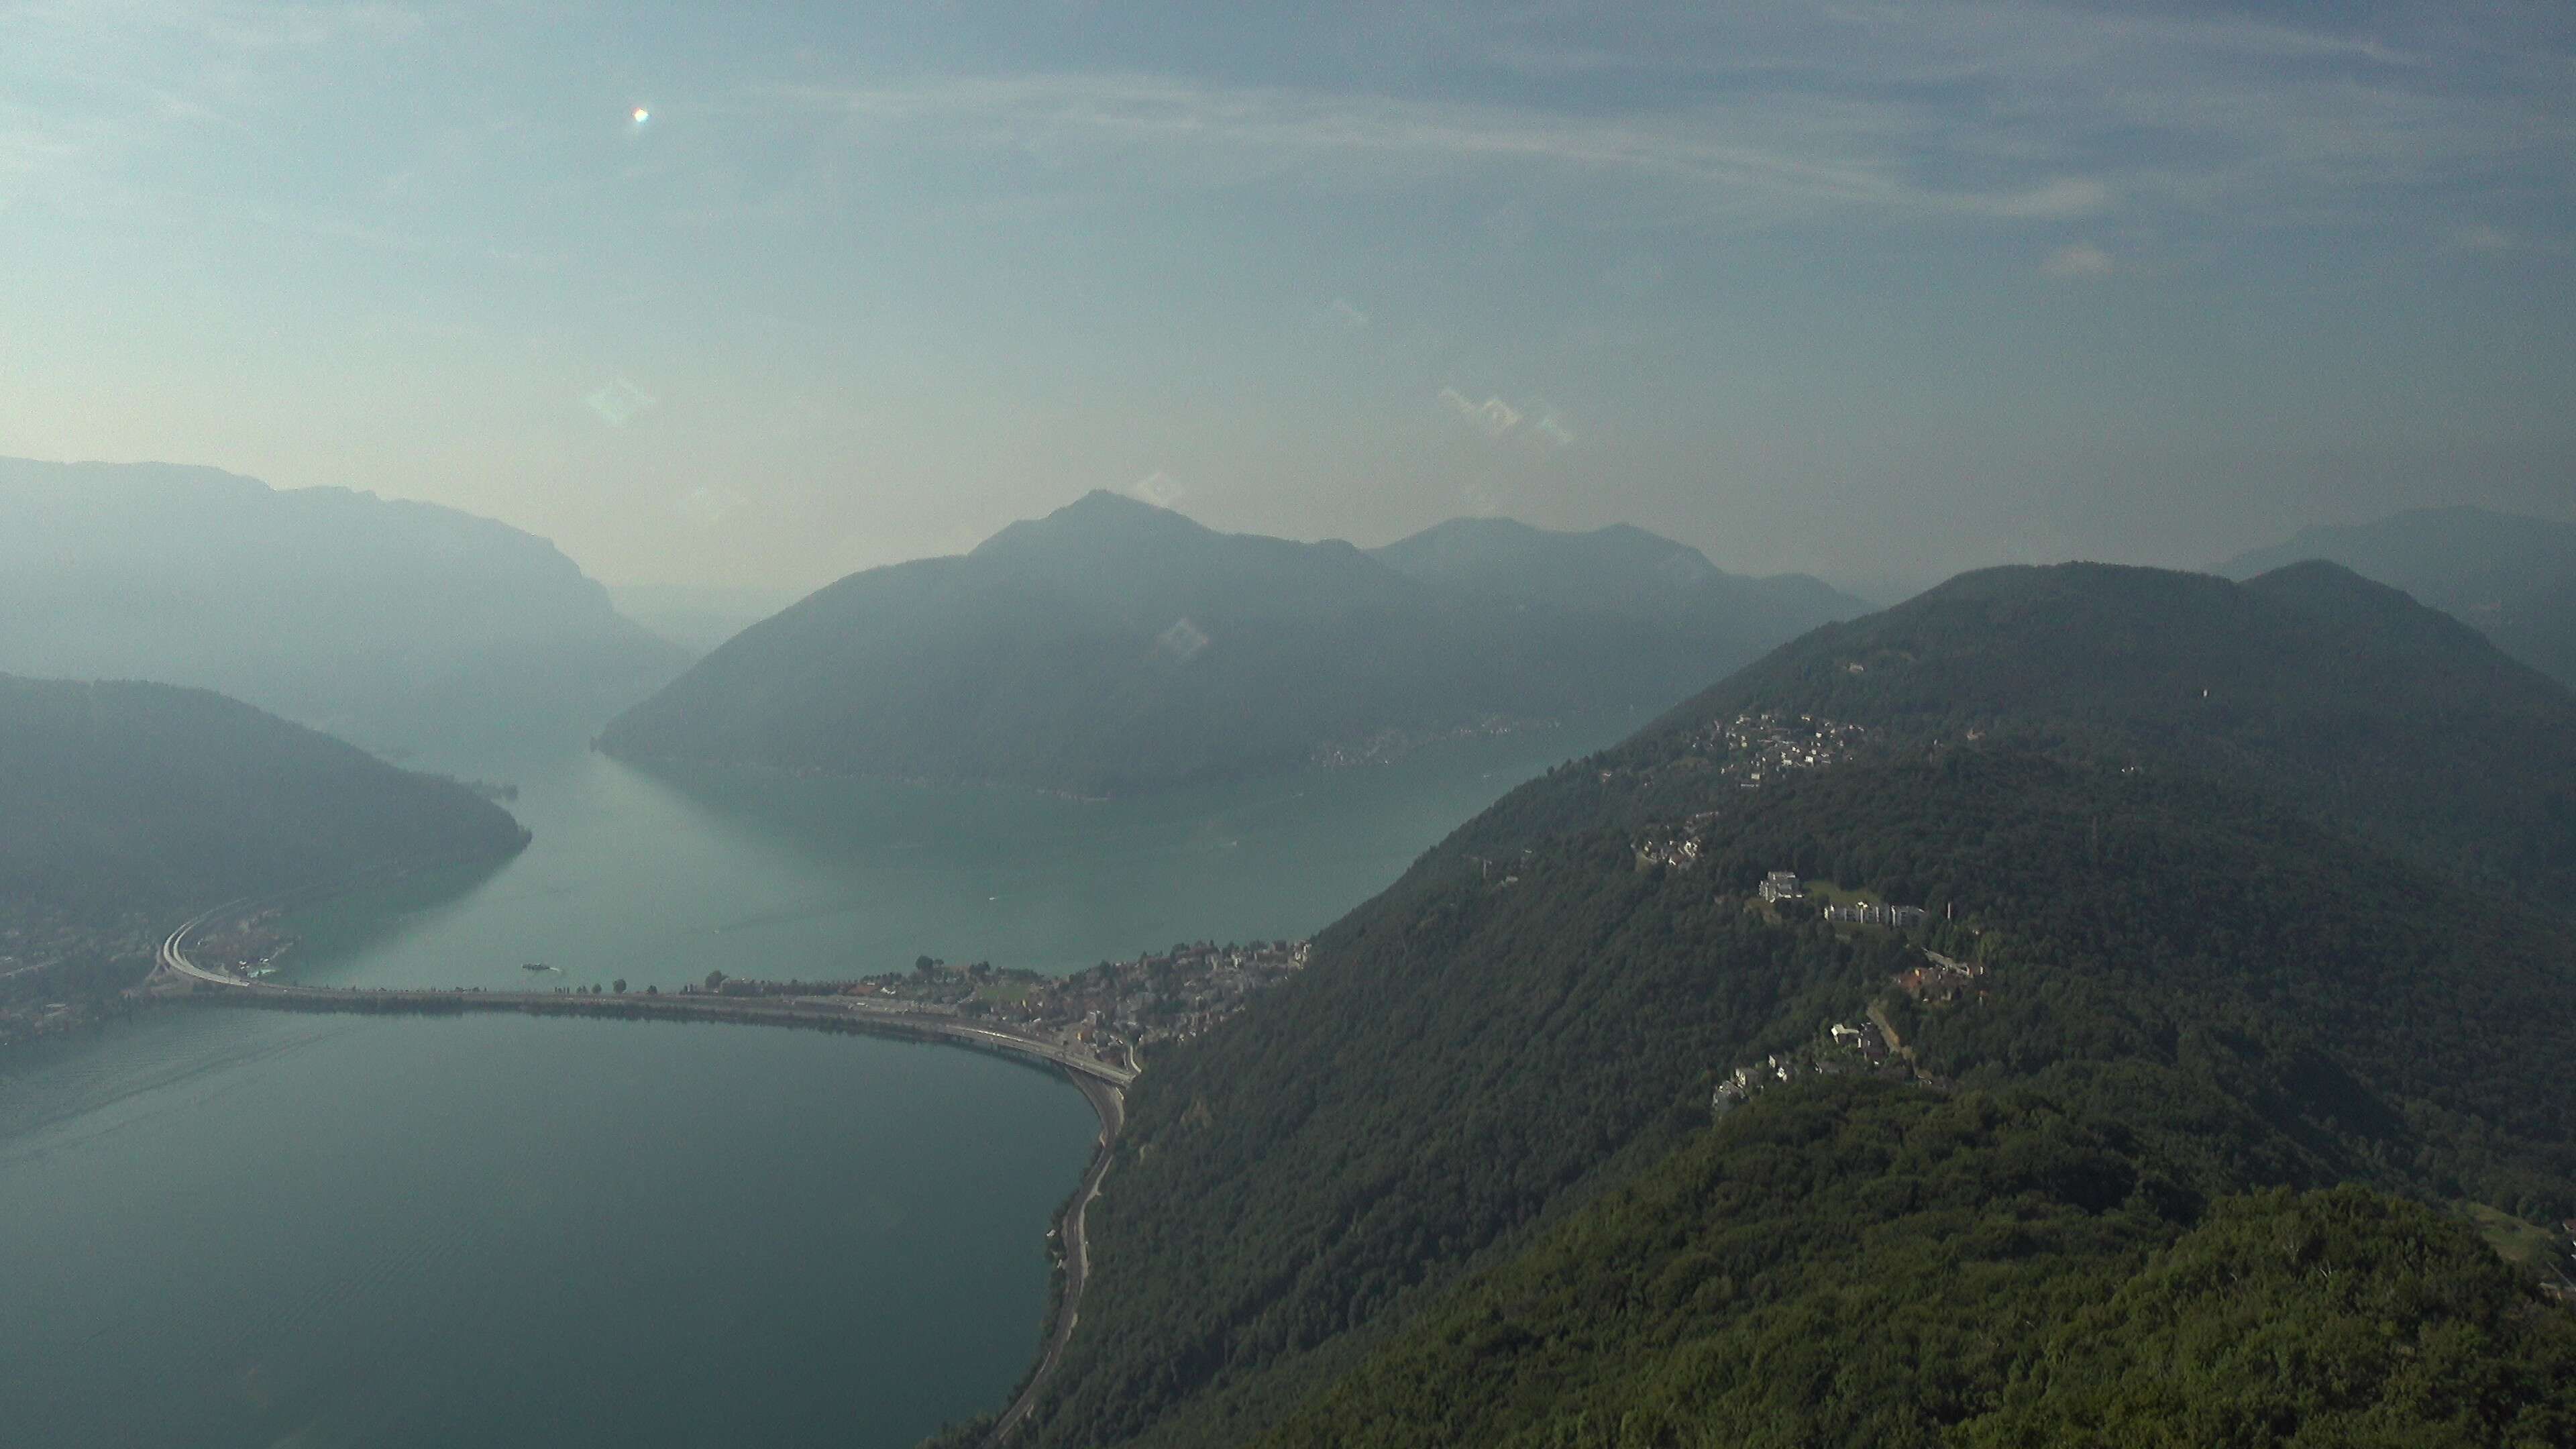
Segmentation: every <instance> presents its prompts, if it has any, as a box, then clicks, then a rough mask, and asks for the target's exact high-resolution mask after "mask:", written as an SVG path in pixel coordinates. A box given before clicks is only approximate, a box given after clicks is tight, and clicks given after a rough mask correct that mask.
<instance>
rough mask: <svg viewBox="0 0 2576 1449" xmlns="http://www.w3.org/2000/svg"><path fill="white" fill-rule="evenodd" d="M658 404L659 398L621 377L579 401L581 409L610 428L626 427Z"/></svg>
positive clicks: (604, 384) (602, 385)
mask: <svg viewBox="0 0 2576 1449" xmlns="http://www.w3.org/2000/svg"><path fill="white" fill-rule="evenodd" d="M660 402H661V399H660V398H657V397H655V396H653V395H652V394H651V393H649V392H646V391H645V390H644V389H642V388H640V387H637V386H636V385H635V384H634V383H633V382H630V381H628V380H627V379H625V378H622V377H620V378H615V379H613V380H611V381H609V382H606V383H603V384H601V385H600V386H599V387H598V388H596V389H593V390H592V391H591V392H590V394H589V395H588V396H585V397H584V398H583V399H582V400H581V404H582V406H583V407H586V408H588V409H590V410H591V412H592V413H594V414H596V415H597V416H598V418H599V420H600V421H601V422H603V423H606V424H608V425H609V426H610V427H612V428H622V427H624V426H626V425H627V424H628V423H631V422H633V421H635V420H636V419H637V418H639V417H642V416H643V415H644V414H646V413H648V412H650V411H652V410H653V409H654V408H655V407H656V406H658V405H659V404H660Z"/></svg>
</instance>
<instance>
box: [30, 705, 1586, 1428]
mask: <svg viewBox="0 0 2576 1449" xmlns="http://www.w3.org/2000/svg"><path fill="white" fill-rule="evenodd" d="M1625 727H1626V726H1625V722H1607V723H1604V724H1602V725H1600V726H1598V727H1596V728H1594V729H1592V730H1588V731H1580V732H1578V731H1566V732H1560V733H1556V734H1551V735H1544V736H1535V737H1508V738H1502V739H1480V740H1465V741H1453V742H1449V743H1446V744H1443V745H1440V746H1436V747H1433V748H1430V749H1426V750H1423V751H1420V752H1417V753H1416V754H1414V755H1412V756H1410V757H1407V758H1406V759H1404V760H1401V761H1399V762H1397V763H1395V764H1391V765H1386V766H1379V767H1369V768H1360V769H1349V770H1334V771H1315V772H1309V773H1306V774H1302V775H1298V776H1293V777H1289V778H1286V779H1276V780H1269V781H1263V782H1256V783H1250V784H1243V785H1234V786H1227V787H1221V788H1208V789H1203V790H1192V791H1182V792H1174V793H1170V794H1164V795H1158V796H1154V797H1149V798H1145V799H1140V800H1132V801H1128V800H1121V801H1077V800H1067V799H1058V798H1052V797H1047V796H1040V795H1032V794H1029V793H1026V792H1018V791H1006V790H998V789H977V788H959V787H932V786H924V785H907V784H900V783H890V782H865V781H816V780H800V779H794V778H790V777H785V776H779V775H771V774H762V773H757V772H727V771H695V772H669V771H665V772H645V771H641V770H637V769H634V768H632V767H629V766H626V765H623V764H620V763H618V762H616V761H613V760H609V759H606V758H604V757H600V756H597V755H592V754H588V753H583V752H579V751H558V752H554V753H551V754H544V755H539V756H535V757H532V758H526V759H521V760H518V761H515V762H501V764H500V765H499V766H497V767H492V766H487V767H486V769H484V770H483V771H481V772H480V773H484V774H485V775H486V776H487V777H496V778H508V779H509V780H511V781H512V782H513V783H514V784H516V785H517V786H518V797H517V799H516V800H515V801H513V802H511V808H512V809H513V810H514V812H515V813H517V814H518V815H519V816H520V818H521V819H522V821H523V822H524V823H526V824H527V825H528V826H529V827H530V828H531V830H532V831H533V832H534V835H535V839H534V842H533V843H532V844H531V846H530V847H529V849H528V850H526V851H525V852H523V853H522V854H521V855H519V856H518V857H516V858H515V859H513V860H511V861H508V862H506V863H504V864H502V865H501V866H499V867H498V868H483V869H478V870H469V871H446V872H432V873H428V874H424V875H420V876H415V877H412V878H409V879H405V880H402V881H398V882H394V883H390V884H383V885H378V886H375V887H373V888H370V889H366V890H359V891H351V892H346V893H343V894H340V895H337V896H333V897H330V898H327V899H324V900H320V901H316V902H312V903H309V904H306V905H304V906H302V907H300V908H298V909H297V910H296V911H295V912H294V913H293V914H292V915H291V917H290V918H289V924H290V925H291V927H292V929H293V930H294V931H295V932H296V933H297V934H298V935H299V936H300V937H301V938H302V939H301V944H300V946H299V947H298V948H297V949H296V950H295V951H294V952H292V953H290V955H289V956H288V957H287V959H286V963H285V965H286V969H287V974H288V975H290V976H292V977H294V978H297V979H302V980H307V981H312V982H316V983H327V984H343V985H428V986H446V985H465V986H475V985H482V986H491V987H509V988H514V989H516V988H523V987H524V986H525V985H526V984H527V982H528V980H529V977H528V973H526V972H525V971H523V970H522V969H521V964H522V963H523V962H526V961H543V962H546V963H548V964H550V965H552V966H554V967H556V968H557V970H558V971H559V973H560V974H553V973H549V974H548V975H546V976H544V977H540V978H538V979H540V980H545V981H550V982H554V983H556V984H565V985H588V984H591V983H593V982H597V983H601V984H607V983H609V982H610V981H612V980H614V979H617V978H621V977H622V978H624V979H626V980H627V981H628V982H629V984H630V986H631V987H633V988H635V989H641V988H642V987H643V986H644V985H646V984H648V983H651V984H655V985H659V986H662V987H664V988H666V989H667V988H669V987H673V986H677V985H679V984H681V983H683V982H687V981H695V980H699V979H702V978H703V977H704V976H705V974H706V973H707V972H708V971H709V970H718V969H720V970H723V971H725V972H726V973H727V974H729V975H760V976H773V977H795V976H803V977H807V978H813V977H823V976H843V975H852V974H859V973H864V972H873V971H881V970H888V969H903V968H907V967H909V965H910V964H911V962H912V960H913V958H914V957H915V956H916V955H920V954H929V955H934V956H938V957H942V958H945V959H949V960H954V961H967V960H991V961H993V962H994V963H995V964H997V965H1017V966H1029V967H1032V968H1036V969H1041V970H1049V971H1064V970H1073V969H1079V968H1080V967H1083V966H1087V965H1089V964H1091V963H1092V962H1094V961H1097V960H1100V959H1103V958H1107V957H1116V956H1127V955H1132V954H1134V953H1136V952H1137V951H1139V950H1143V949H1148V948H1155V947H1160V946H1165V945H1169V944H1170V943H1172V942H1174V941H1176V940H1185V939H1199V938H1203V937H1213V938H1215V939H1218V940H1241V939H1251V938H1256V937H1263V938H1268V937H1281V936H1302V935H1305V934H1307V933H1309V932H1311V931H1313V930H1315V929H1317V928H1318V927H1320V926H1322V925H1324V924H1326V923H1328V922H1329V921H1330V920H1332V919H1333V918H1334V917H1336V916H1338V915H1340V914H1341V913H1342V912H1343V911H1346V910H1348V909H1349V908H1350V907H1351V906H1353V905H1355V904H1357V903H1358V902H1359V901H1360V900H1361V899H1363V898H1364V897H1365V896H1367V895H1368V894H1369V893H1370V892H1372V891H1375V890H1377V889H1380V888H1382V887H1383V886H1384V885H1386V884H1387V883H1388V882H1390V881H1392V880H1393V879H1394V877H1395V876H1396V875H1397V874H1398V873H1400V872H1401V870H1402V869H1403V867H1404V866H1405V864H1406V863H1407V862H1409V861H1410V860H1411V859H1412V858H1413V857H1414V856H1415V855H1416V854H1418V853H1419V852H1420V851H1421V850H1423V849H1424V848H1426V847H1427V846H1429V845H1430V844H1432V843H1434V842H1435V841H1437V840H1438V839H1439V837H1440V836H1441V835H1443V834H1445V833H1446V832H1447V831H1448V830H1449V829H1450V828H1452V827H1453V826H1454V825H1455V824H1456V823H1457V822H1459V821H1461V820H1464V819H1466V818H1468V817H1469V816H1470V815H1472V814H1474V813H1475V812H1476V811H1477V810H1478V809H1480V808H1481V807H1482V806H1483V805H1484V804H1486V803H1488V802H1489V801H1490V800H1492V799H1493V798H1494V797H1495V796H1497V795H1499V794H1500V793H1501V792H1502V791H1503V790H1505V789H1507V788H1509V786H1511V785H1512V784H1514V783H1516V782H1518V781H1519V780H1521V779H1524V778H1527V777H1528V776H1529V775H1531V774H1534V773H1536V772H1538V771H1540V770H1542V769H1544V768H1545V767H1546V766H1547V765H1548V764H1549V763H1551V762H1553V761H1554V760H1555V759H1558V758H1563V757H1565V756H1567V755H1571V754H1575V753H1579V752H1580V751H1581V750H1584V749H1589V748H1592V747H1594V746H1596V745H1597V744H1599V743H1601V742H1603V740H1604V739H1606V738H1607V737H1608V736H1609V735H1611V734H1614V733H1616V732H1619V731H1620V730H1623V729H1624V728H1625ZM1096 1130H1097V1124H1096V1122H1095V1121H1094V1120H1093V1119H1092V1117H1091V1115H1090V1113H1089V1110H1088V1108H1087V1107H1086V1106H1085V1104H1084V1103H1083V1100H1082V1098H1081V1097H1080V1096H1079V1095H1077V1094H1076V1093H1075V1092H1073V1091H1072V1090H1071V1089H1070V1087H1068V1086H1067V1085H1066V1084H1065V1083H1064V1082H1062V1081H1061V1080H1060V1079H1057V1078H1053V1077H1050V1076H1048V1075H1047V1074H1045V1073H1042V1072H1040V1071H1037V1070H1035V1069H1033V1068H1030V1067H1027V1066H1022V1065H1018V1064H1015V1063H1012V1062H1009V1061H1005V1060H1001V1059H997V1058H992V1057H988V1056H984V1055H981V1054H977V1053H969V1052H961V1051H956V1050H953V1049H948V1048H942V1047H937V1046H927V1045H915V1044H909V1043H900V1042H891V1041H879V1040H874V1039H869V1038H852V1037H835V1036H823V1035H817V1034H807V1033H800V1032H790V1031H779V1030H774V1029H765V1028H759V1027H742V1026H725V1025H714V1024H695V1025H675V1024H663V1023H630V1022H606V1021H578V1020H553V1019H549V1020H535V1019H524V1018H511V1017H498V1016H479V1015H477V1016H468V1017H463V1018H456V1019H434V1020H424V1019H416V1018H393V1019H385V1018H361V1017H347V1018H344V1017H306V1016H273V1015H268V1014H264V1013H255V1012H240V1011H204V1010H185V1009H171V1010H164V1011H159V1012H154V1013H150V1014H147V1015H146V1016H145V1017H144V1018H143V1019H142V1020H140V1021H138V1022H136V1023H134V1024H131V1025H125V1026H119V1027H115V1028H112V1029H110V1030H108V1031H106V1032H104V1033H103V1034H101V1035H100V1036H98V1037H96V1038H94V1039H87V1040H75V1041H71V1042H56V1043H48V1044H45V1045H44V1046H42V1047H41V1048H39V1049H37V1050H34V1051H31V1052H23V1053H20V1054H18V1055H16V1056H14V1057H11V1058H9V1059H6V1060H5V1061H0V1224H4V1225H5V1229H0V1301H5V1303H6V1304H7V1311H5V1312H0V1404H6V1405H8V1406H9V1410H10V1412H9V1415H8V1423H7V1427H6V1429H5V1431H0V1438H5V1439H6V1440H7V1441H8V1442H12V1443H17V1442H24V1443H29V1444H44V1445H54V1444H61V1445H99V1446H108V1445H138V1446H139V1445H159V1444H181V1443H185V1444H191V1445H207V1446H217V1449H225V1446H236V1445H237V1446H274V1445H292V1446H311V1449H329V1446H343V1445H346V1446H355V1445H390V1446H405V1449H407V1446H413V1445H421V1446H427V1445H434V1444H460V1443H471V1444H477V1445H492V1446H521V1445H525V1446H538V1445H592V1444H597V1445H609V1444H617V1445H636V1446H661V1445H668V1446H696V1445H716V1444H761V1445H773V1444H774V1445H799V1444H824V1443H830V1444H846V1445H859V1446H881V1449H903V1446H908V1445H911V1444H913V1443H915V1442H916V1441H918V1440H919V1439H920V1438H921V1437H922V1436H923V1435H924V1434H927V1433H929V1432H930V1431H932V1430H933V1429H935V1428H936V1427H938V1426H939V1425H940V1424H942V1423H944V1422H949V1421H952V1420H956V1419H962V1418H965V1417H968V1416H970V1415H972V1414H974V1413H977V1412H980V1411H984V1410H988V1409H992V1408H995V1407H997V1406H998V1405H999V1404H1000V1402H1001V1401H1002V1400H1003V1399H1004V1398H1005V1397H1006V1396H1007V1394H1008V1392H1009V1391H1010V1388H1011V1386H1012V1385H1013V1384H1014V1383H1015V1382H1017V1381H1018V1379H1019V1378H1020V1376H1021V1375H1022V1374H1023V1373H1024V1372H1025V1371H1026V1370H1027V1368H1028V1366H1029V1363H1030V1361H1031V1360H1032V1358H1033V1357H1034V1354H1035V1350H1036V1347H1037V1336H1038V1327H1039V1323H1040V1319H1041V1316H1042V1314H1043V1311H1044V1300H1045V1294H1046V1290H1047V1270H1046V1264H1045V1259H1044V1255H1043V1242H1044V1232H1045V1228H1046V1223H1047V1220H1048V1218H1049V1216H1050V1215H1051V1213H1052V1212H1053V1210H1054V1208H1055V1207H1056V1205H1057V1204H1058V1203H1059V1202H1061V1201H1062V1199H1063V1198H1064V1196H1065V1195H1066V1194H1067V1193H1068V1192H1069V1191H1070V1190H1071V1189H1072V1187H1073V1185H1074V1183H1075V1181H1076V1180H1077V1178H1078V1177H1079V1175H1080V1172H1081V1166H1082V1163H1083V1162H1084V1160H1085V1159H1086V1158H1087V1156H1088V1154H1089V1150H1090V1146H1091V1141H1092V1137H1093V1135H1094V1134H1095V1132H1096Z"/></svg>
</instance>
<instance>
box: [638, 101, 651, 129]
mask: <svg viewBox="0 0 2576 1449" xmlns="http://www.w3.org/2000/svg"><path fill="white" fill-rule="evenodd" d="M651 119H653V113H652V112H651V111H648V110H646V109H644V108H643V107H642V106H637V107H636V108H635V124H637V125H639V126H640V125H643V124H644V123H645V122H646V121H649V120H651Z"/></svg>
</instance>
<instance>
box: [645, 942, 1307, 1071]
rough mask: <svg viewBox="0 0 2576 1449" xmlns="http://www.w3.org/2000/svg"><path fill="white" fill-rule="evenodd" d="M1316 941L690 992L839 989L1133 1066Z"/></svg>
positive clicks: (861, 1001) (744, 983) (900, 1011)
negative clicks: (1069, 969)
mask: <svg viewBox="0 0 2576 1449" xmlns="http://www.w3.org/2000/svg"><path fill="white" fill-rule="evenodd" d="M1309 951H1310V946H1309V943H1307V942H1305V941H1288V940H1278V941H1253V942H1250V943H1239V942H1228V943H1226V944H1223V945H1219V944H1217V943H1216V942H1213V941H1197V942H1181V943H1178V944H1175V945H1173V946H1172V947H1171V948H1170V949H1168V950H1164V951H1159V952H1149V953H1147V954H1144V955H1140V956H1136V957H1133V958H1130V959H1128V960H1124V961H1103V962H1101V963H1099V964H1098V965H1096V966H1091V967H1087V968H1085V969H1083V970H1080V971H1076V972H1073V973H1071V974H1069V975H1064V976H1051V975H1048V974H1046V973H1044V972H1040V971H1032V970H1029V969H1027V968H1025V967H996V966H994V965H993V964H992V963H991V962H989V961H977V962H973V963H971V964H967V965H954V964H951V963H949V962H947V961H943V960H939V959H936V958H934V957H930V956H922V957H919V958H917V959H915V960H914V962H913V967H912V969H911V970H910V971H887V972H882V973H880V974H878V975H874V976H867V977H862V978H860V979H858V980H855V981H765V980H759V979H754V978H745V977H732V976H727V975H725V974H724V973H723V972H721V971H715V972H710V973H708V976H707V979H706V980H705V981H704V982H703V983H701V984H697V985H692V986H687V987H683V988H682V993H683V994H689V995H695V994H699V993H707V992H711V993H714V994H716V995H720V996H737V997H749V996H778V997H791V998H797V999H802V1000H815V999H819V998H833V999H837V1000H838V1001H839V1002H840V1004H842V1005H844V1006H847V1007H849V1008H851V1009H853V1010H873V1011H882V1012H885V1013H887V1014H889V1015H905V1016H934V1017H943V1018H953V1019H957V1020H961V1021H969V1022H975V1023H978V1024H981V1025H985V1026H989V1027H992V1028H995V1029H997V1030H1002V1031H1007V1032H1010V1033H1011V1034H1013V1035H1017V1036H1024V1037H1027V1038H1029V1039H1031V1040H1033V1041H1037V1042H1042V1043H1044V1044H1046V1045H1049V1046H1053V1047H1057V1048H1060V1049H1062V1050H1065V1051H1068V1052H1070V1053H1073V1054H1075V1055H1079V1056H1085V1057H1088V1058H1090V1059H1091V1060H1094V1061H1098V1062H1102V1063H1104V1064H1106V1065H1109V1066H1113V1067H1118V1068H1122V1069H1124V1070H1128V1071H1140V1070H1142V1069H1143V1067H1144V1064H1145V1062H1146V1060H1147V1056H1148V1054H1149V1052H1150V1051H1151V1050H1152V1049H1153V1048H1155V1047H1158V1046H1164V1045H1168V1044H1171V1043H1174V1042H1181V1041H1187V1040H1189V1039H1191V1038H1193V1037H1196V1036H1200V1035H1202V1034H1204V1033H1205V1032H1207V1031H1208V1030H1209V1029H1211V1028H1213V1027H1215V1026H1216V1025H1217V1024H1218V1023H1220V1022H1222V1021H1224V1020H1226V1019H1227V1018H1228V1017H1231V1016H1233V1015H1234V1014H1235V1013H1236V1012H1239V1011H1241V1010H1242V1009H1243V1008H1244V1006H1245V1005H1246V1004H1247V1003H1249V1002H1250V1001H1251V1000H1252V998H1253V997H1254V996H1256V995H1258V994H1260V993H1261V992H1263V991H1265V990H1268V989H1269V988H1271V987H1274V986H1277V985H1279V984H1280V983H1281V982H1284V981H1286V980H1287V979H1288V978H1290V977H1291V976H1294V975H1296V974H1297V973H1298V972H1299V971H1302V970H1304V969H1305V966H1306V962H1307V958H1308V954H1309Z"/></svg>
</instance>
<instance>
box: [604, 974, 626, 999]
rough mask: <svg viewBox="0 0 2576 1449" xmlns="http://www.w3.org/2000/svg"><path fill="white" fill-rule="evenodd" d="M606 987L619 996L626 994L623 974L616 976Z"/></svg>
mask: <svg viewBox="0 0 2576 1449" xmlns="http://www.w3.org/2000/svg"><path fill="white" fill-rule="evenodd" d="M608 989H609V990H611V991H614V992H616V993H617V994H618V995H620V996H624V995H625V994H626V978H625V977H623V976H620V977H618V978H617V979H616V980H615V981H614V982H612V983H610V985H609V988H608Z"/></svg>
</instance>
